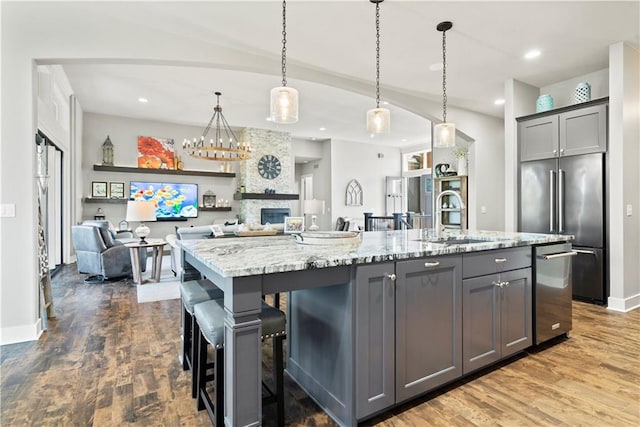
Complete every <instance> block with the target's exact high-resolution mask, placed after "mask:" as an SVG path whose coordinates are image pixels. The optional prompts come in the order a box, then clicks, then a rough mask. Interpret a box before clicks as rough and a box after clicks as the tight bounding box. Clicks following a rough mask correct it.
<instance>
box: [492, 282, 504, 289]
mask: <svg viewBox="0 0 640 427" xmlns="http://www.w3.org/2000/svg"><path fill="white" fill-rule="evenodd" d="M491 283H492V284H493V286H497V287H499V288H501V287H502V282H491Z"/></svg>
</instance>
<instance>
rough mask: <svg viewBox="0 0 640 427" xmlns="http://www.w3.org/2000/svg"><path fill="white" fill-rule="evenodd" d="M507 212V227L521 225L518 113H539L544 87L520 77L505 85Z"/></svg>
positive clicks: (505, 186) (508, 81)
mask: <svg viewBox="0 0 640 427" xmlns="http://www.w3.org/2000/svg"><path fill="white" fill-rule="evenodd" d="M504 93H505V96H504V98H505V104H504V134H505V139H504V140H505V143H504V161H505V162H504V194H505V198H504V215H505V231H516V230H517V229H518V161H519V154H518V124H517V123H516V117H520V116H526V115H527V114H532V113H535V108H536V99H537V98H538V95H539V94H540V90H539V89H538V88H537V87H535V86H531V85H528V84H526V83H523V82H520V81H518V80H514V79H510V80H507V81H506V82H505V85H504Z"/></svg>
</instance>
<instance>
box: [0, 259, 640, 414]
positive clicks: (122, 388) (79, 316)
mask: <svg viewBox="0 0 640 427" xmlns="http://www.w3.org/2000/svg"><path fill="white" fill-rule="evenodd" d="M53 293H54V303H55V309H56V312H57V315H58V318H57V319H56V320H53V321H51V322H50V330H49V331H48V332H46V333H45V334H43V336H42V337H41V338H40V340H39V341H37V342H31V343H24V344H14V345H7V346H3V347H0V376H1V394H0V399H1V409H2V412H1V414H0V417H1V418H0V425H2V426H23V425H47V426H49V425H64V426H67V425H73V426H75V425H78V426H79V425H83V426H84V425H95V426H116V425H139V426H151V425H154V426H160V425H166V426H200V425H202V426H206V425H210V422H209V418H208V417H207V415H206V414H205V413H204V412H200V413H198V412H197V411H196V409H195V403H194V401H193V400H192V399H191V397H190V394H189V382H190V377H189V375H188V373H185V372H183V371H182V369H181V366H180V364H179V362H178V352H179V345H180V337H179V318H180V311H179V310H180V302H179V300H170V301H160V302H152V303H144V304H138V303H137V302H136V289H135V287H134V285H133V284H132V283H131V281H120V282H114V283H110V284H105V285H85V284H84V283H83V282H82V277H80V276H79V275H77V274H76V273H75V265H71V266H66V267H65V268H63V270H62V272H61V273H59V274H58V275H57V276H56V277H55V278H54V280H53ZM573 307H574V329H573V332H572V337H571V338H570V339H566V340H562V341H563V342H559V343H555V345H550V346H546V347H545V348H543V349H541V350H535V351H533V350H532V351H530V352H529V353H528V354H527V355H524V356H522V357H519V358H517V359H516V360H514V361H512V362H511V363H510V364H503V365H501V366H499V367H498V368H496V369H494V370H491V371H489V372H485V373H484V375H483V376H476V377H473V378H469V379H467V380H465V381H460V382H458V383H456V384H454V385H453V386H452V387H449V388H448V389H447V390H443V391H440V392H437V393H432V394H430V395H428V396H425V397H423V398H421V399H419V400H417V401H414V402H412V403H411V404H407V405H403V406H401V407H399V408H396V409H394V410H392V411H390V412H388V413H385V414H381V415H379V416H377V417H376V418H374V419H372V420H369V421H366V422H365V423H363V424H364V425H367V426H373V425H379V426H452V425H455V426H474V425H475V426H558V425H566V426H576V425H582V426H638V425H640V310H635V311H634V312H631V313H627V314H621V313H616V312H611V311H608V310H606V309H605V308H603V307H598V306H593V305H589V304H584V303H579V302H574V305H573ZM268 354H269V351H268V349H265V353H264V355H265V363H267V364H268V363H270V360H269V357H268ZM285 377H286V376H285ZM285 387H286V393H287V398H286V401H287V403H286V405H287V407H286V420H287V424H288V425H296V426H325V425H327V426H329V425H335V424H334V423H333V422H332V421H331V419H330V418H329V417H328V416H327V415H326V414H324V413H323V412H322V411H320V409H319V408H318V407H317V406H316V405H315V404H314V402H313V401H312V400H311V399H310V398H309V397H308V396H307V395H306V394H305V393H304V392H303V391H302V390H300V389H299V388H298V387H297V386H296V385H295V384H294V383H293V382H292V381H290V380H287V381H286V383H285ZM264 412H265V425H272V424H270V422H271V421H270V420H272V419H273V412H272V409H271V408H269V407H266V408H265V410H264Z"/></svg>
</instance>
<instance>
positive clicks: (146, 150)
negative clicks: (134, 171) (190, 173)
mask: <svg viewBox="0 0 640 427" xmlns="http://www.w3.org/2000/svg"><path fill="white" fill-rule="evenodd" d="M138 167H139V168H143V169H175V153H174V144H173V139H169V138H158V137H155V136H138Z"/></svg>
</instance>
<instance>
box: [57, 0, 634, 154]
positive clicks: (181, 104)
mask: <svg viewBox="0 0 640 427" xmlns="http://www.w3.org/2000/svg"><path fill="white" fill-rule="evenodd" d="M71 4H74V6H66V7H74V10H75V13H76V14H82V13H87V14H88V13H89V9H88V7H89V6H88V5H85V8H84V9H83V8H81V7H78V6H77V5H78V3H76V2H71ZM281 4H282V3H281V2H280V1H269V0H267V1H254V2H248V1H233V2H222V1H208V2H206V1H203V2H194V3H189V4H188V5H187V4H185V3H180V2H140V3H126V2H125V3H111V4H109V5H108V6H102V7H103V10H109V13H106V12H103V13H102V15H101V17H100V19H102V20H106V21H107V22H109V20H111V21H113V24H114V26H115V25H116V24H117V31H118V34H117V35H118V37H120V38H121V39H122V40H127V38H129V37H131V38H133V37H138V36H139V31H141V30H143V31H147V32H155V34H158V35H160V34H162V35H164V36H167V37H169V38H171V37H174V38H176V39H181V40H183V39H187V40H192V41H193V43H194V44H195V43H197V44H198V45H203V46H215V47H216V48H218V49H227V50H229V51H231V52H236V53H238V56H239V57H242V58H245V59H247V60H246V61H245V62H243V64H244V65H243V66H242V67H237V68H236V69H223V68H219V67H216V65H215V63H216V60H214V59H212V60H211V63H208V64H198V66H193V65H191V64H179V63H177V64H173V65H165V64H159V63H157V61H156V62H155V63H153V64H152V63H149V61H147V63H139V64H136V63H131V61H127V63H120V64H116V63H109V62H114V61H107V60H98V61H96V60H93V61H92V63H91V64H83V63H78V61H72V63H65V64H64V69H65V72H66V73H67V76H68V78H69V81H70V83H71V86H72V88H73V90H74V92H75V94H76V96H77V98H78V100H79V101H80V103H81V105H82V107H83V109H84V111H88V112H94V113H104V114H114V115H121V116H128V117H135V118H143V119H152V120H159V121H167V122H175V123H183V124H190V125H196V126H202V127H204V125H205V124H206V122H207V121H208V120H209V118H210V117H211V115H212V109H213V105H214V104H215V97H214V95H213V92H214V91H220V92H222V93H223V95H222V98H221V105H222V107H223V110H224V115H225V116H226V118H227V120H228V121H229V122H230V124H231V125H232V126H234V127H245V126H250V127H261V128H266V129H279V130H285V131H289V132H291V134H292V135H293V136H294V137H298V138H305V139H306V138H309V139H310V138H317V139H325V138H335V139H345V140H351V141H359V142H367V143H374V144H384V145H395V146H399V147H401V146H410V145H415V144H418V143H424V142H425V141H428V140H429V132H430V128H429V122H428V120H426V119H425V118H424V117H430V116H431V117H439V115H440V110H441V106H440V105H441V98H442V74H441V73H442V72H441V71H440V70H437V71H430V69H429V68H430V66H431V65H432V64H436V63H438V62H441V61H442V51H441V49H442V36H441V33H439V32H437V31H436V29H435V27H436V25H437V24H438V23H439V22H441V21H444V20H450V21H453V24H454V26H453V29H452V30H450V31H448V32H447V94H448V105H449V107H450V108H461V109H465V110H471V111H474V112H478V113H482V114H486V115H489V116H494V117H497V118H501V117H502V116H503V107H502V106H496V105H494V100H495V99H497V98H501V97H503V91H504V83H505V81H506V80H508V79H511V78H514V79H517V80H520V81H522V82H525V83H528V84H531V85H534V86H538V87H542V86H546V85H549V84H552V83H555V82H559V81H563V80H567V79H570V78H573V77H575V76H579V75H583V74H587V73H590V72H594V71H598V70H602V69H604V68H607V67H608V50H609V46H610V45H611V44H613V43H617V42H619V41H626V42H628V43H630V44H632V45H633V46H635V47H636V48H638V45H639V44H640V36H639V33H640V30H639V27H640V24H639V14H640V11H639V4H640V2H638V1H624V2H611V1H602V2H594V1H568V2H557V1H545V2H524V1H512V2H503V1H498V2H481V1H469V2H459V1H446V2H445V1H400V0H387V1H385V2H384V3H382V4H381V7H380V8H381V17H380V26H381V76H380V82H381V98H382V100H383V101H386V100H389V101H390V104H389V105H388V106H387V108H390V109H391V115H392V132H391V134H390V135H387V136H382V137H376V138H371V137H370V136H369V135H367V134H366V130H365V113H366V111H367V110H368V109H370V108H373V107H375V101H374V99H375V86H374V82H375V24H374V23H375V16H374V12H375V7H374V5H373V4H371V3H370V2H369V1H367V0H357V1H326V0H325V1H320V0H318V1H296V0H290V1H289V2H288V3H287V61H288V62H287V76H288V85H289V86H291V87H295V88H296V89H298V90H299V92H300V120H299V122H298V123H296V124H293V125H276V124H273V123H270V122H268V121H266V117H267V116H268V114H269V113H268V109H269V105H268V103H269V91H270V89H271V88H272V87H274V86H279V85H280V80H281V79H280V49H281V25H282V22H281V19H282V17H281V13H282V10H281ZM67 5H68V4H67ZM103 5H104V4H103ZM92 7H93V6H92ZM106 7H108V8H109V9H106ZM55 10H56V12H52V13H65V12H64V8H62V12H58V11H60V10H61V9H60V8H56V9H55ZM67 13H68V11H67ZM52 18H53V19H54V18H55V17H52ZM88 18H89V16H87V19H88ZM128 31H130V32H129V33H128ZM532 48H537V49H539V50H540V51H541V52H542V54H541V56H540V57H539V58H537V59H536V60H532V61H528V60H525V59H524V58H523V55H524V53H525V52H526V51H528V50H529V49H532ZM175 59H176V61H179V60H180V57H179V53H178V54H176V58H175ZM120 62H123V61H120ZM63 63H64V62H63ZM224 68H229V67H224ZM138 97H145V98H147V99H148V100H149V102H148V103H146V104H142V103H139V102H138V101H137V99H138ZM407 97H410V98H412V99H415V98H414V97H417V98H418V99H421V100H424V105H425V108H424V110H422V111H413V112H410V111H407V110H405V109H403V108H400V107H398V106H397V105H402V104H403V99H405V98H407ZM414 110H415V108H414ZM416 113H419V114H420V115H418V114H416ZM421 116H423V117H421ZM459 127H461V128H462V129H463V130H464V124H461V125H459ZM320 128H325V130H320Z"/></svg>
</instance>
